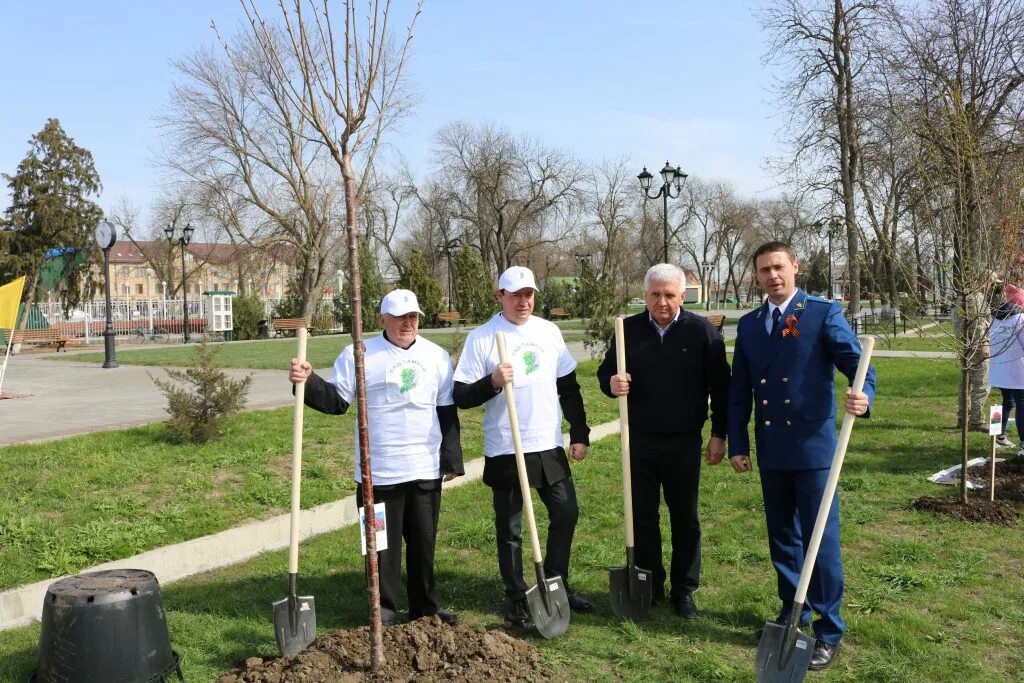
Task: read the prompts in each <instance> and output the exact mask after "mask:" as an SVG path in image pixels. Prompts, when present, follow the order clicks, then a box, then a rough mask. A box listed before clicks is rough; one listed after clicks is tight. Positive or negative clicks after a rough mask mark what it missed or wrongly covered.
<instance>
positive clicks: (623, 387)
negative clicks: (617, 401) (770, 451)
mask: <svg viewBox="0 0 1024 683" xmlns="http://www.w3.org/2000/svg"><path fill="white" fill-rule="evenodd" d="M631 379H632V378H631V377H630V376H629V373H628V372H626V373H623V374H621V375H612V377H611V382H610V384H611V387H612V393H613V394H615V395H616V396H628V395H629V382H630V380H631Z"/></svg>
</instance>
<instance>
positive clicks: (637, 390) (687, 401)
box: [597, 310, 729, 438]
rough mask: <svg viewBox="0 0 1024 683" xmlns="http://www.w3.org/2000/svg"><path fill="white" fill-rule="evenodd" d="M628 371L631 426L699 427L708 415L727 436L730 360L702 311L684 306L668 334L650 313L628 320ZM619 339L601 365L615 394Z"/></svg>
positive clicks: (668, 430) (677, 430) (604, 385)
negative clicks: (661, 331) (613, 383)
mask: <svg viewBox="0 0 1024 683" xmlns="http://www.w3.org/2000/svg"><path fill="white" fill-rule="evenodd" d="M623 328H624V329H623V331H624V332H625V336H626V372H628V373H629V374H630V377H631V382H630V388H629V428H630V430H632V431H634V432H637V433H639V434H691V433H698V432H700V431H701V429H702V428H703V426H704V422H705V421H707V419H708V397H709V396H710V398H711V433H712V434H713V435H715V436H721V437H723V438H724V437H725V434H726V426H727V425H726V410H727V406H728V392H729V363H728V361H727V360H726V357H725V342H724V341H722V337H721V336H720V335H719V334H718V331H717V330H715V328H714V326H712V325H711V323H709V322H708V321H707V319H705V318H704V317H702V316H699V315H695V314H693V313H690V312H688V311H684V310H680V311H679V318H678V319H677V320H676V321H675V323H673V324H672V325H671V326H670V327H669V329H668V331H667V332H666V333H665V336H664V337H661V336H659V334H658V331H657V329H655V326H654V323H653V322H652V321H651V319H650V314H649V313H648V312H647V311H646V310H645V311H644V312H642V313H638V314H636V315H631V316H629V317H628V318H626V319H625V320H624V321H623ZM615 366H616V363H615V340H614V339H612V343H611V346H609V348H608V352H607V353H606V354H605V357H604V360H603V361H602V362H601V366H600V367H599V368H598V369H597V379H598V381H599V382H600V384H601V391H603V392H604V393H605V395H607V396H609V397H612V398H614V396H613V395H612V391H611V377H612V375H614V374H616V367H615Z"/></svg>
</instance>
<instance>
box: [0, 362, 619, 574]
mask: <svg viewBox="0 0 1024 683" xmlns="http://www.w3.org/2000/svg"><path fill="white" fill-rule="evenodd" d="M236 348H244V347H236ZM596 368H597V363H596V362H595V361H591V362H588V363H584V364H581V366H580V368H579V371H578V376H579V378H580V381H581V384H582V386H583V391H584V396H585V401H586V404H587V411H588V420H589V422H590V424H591V425H598V424H601V423H603V422H608V421H609V420H613V419H616V417H617V413H616V412H615V411H616V406H615V402H614V401H612V400H610V399H607V398H605V397H604V396H603V395H602V394H601V393H600V391H599V390H598V387H597V380H596V378H595V377H594V373H595V371H596ZM482 415H483V412H482V408H480V409H475V410H471V411H462V412H461V421H462V427H463V432H462V437H463V438H462V442H463V448H464V453H465V455H466V457H467V458H470V457H477V456H479V455H480V452H481V449H482V436H481V433H480V420H481V418H482ZM352 430H353V415H352V414H351V413H350V414H347V415H343V416H333V415H323V414H321V413H318V412H317V411H315V410H307V411H306V413H305V432H304V440H303V487H302V505H303V507H304V508H309V507H313V506H316V505H319V504H322V503H326V502H330V501H333V500H337V499H339V498H343V497H344V496H346V495H348V494H350V493H352V492H354V491H355V483H354V482H353V481H352V471H353V464H352V452H353V443H354V442H353V432H352ZM167 436H168V435H167V430H166V427H165V426H164V425H163V424H156V425H149V426H145V427H137V428H133V429H126V430H120V431H113V432H97V433H94V434H89V435H84V436H78V437H73V438H69V439H63V440H61V441H57V442H48V443H44V444H24V445H17V446H10V447H7V448H5V449H4V459H3V462H4V469H5V472H6V475H5V477H4V478H3V481H2V482H0V590H4V589H7V588H11V587H13V586H17V585H22V584H25V583H31V582H34V581H39V580H41V579H45V578H48V577H51V576H61V575H64V574H69V573H75V572H76V571H77V570H80V569H82V568H84V567H88V566H92V565H95V564H99V563H101V562H106V561H108V560H113V559H118V558H122V557H129V556H131V555H134V554H137V553H139V552H142V551H144V550H148V549H151V548H155V547H159V546H162V545H167V544H170V543H177V542H179V541H184V540H188V539H191V538H198V537H200V536H204V535H206V534H210V533H215V532H217V531H223V530H224V529H229V528H231V527H233V526H237V525H239V524H241V523H243V522H245V521H248V520H252V519H260V518H265V517H268V516H273V515H276V514H282V513H285V512H287V511H288V506H289V501H290V495H291V494H290V490H291V489H290V479H289V477H290V476H291V469H290V468H291V447H292V409H291V408H280V409H277V410H266V411H255V412H249V413H243V414H241V415H239V416H237V417H235V418H233V419H231V420H229V421H228V423H227V426H226V429H225V434H224V436H223V438H222V439H221V440H220V441H217V442H214V443H208V444H203V445H178V444H172V443H170V442H169V441H168V439H167Z"/></svg>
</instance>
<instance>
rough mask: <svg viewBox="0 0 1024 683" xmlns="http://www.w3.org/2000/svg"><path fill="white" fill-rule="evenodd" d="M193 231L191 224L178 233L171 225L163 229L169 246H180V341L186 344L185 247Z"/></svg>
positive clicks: (186, 279) (187, 339)
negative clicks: (181, 325) (181, 328)
mask: <svg viewBox="0 0 1024 683" xmlns="http://www.w3.org/2000/svg"><path fill="white" fill-rule="evenodd" d="M194 231H195V228H193V227H192V224H191V223H188V224H186V225H185V227H184V228H182V229H181V232H180V233H179V232H178V230H177V228H176V226H174V225H173V224H172V225H168V226H167V227H166V228H164V234H165V235H167V241H168V242H169V243H170V244H171V246H172V248H173V246H174V245H175V244H177V245H180V246H181V298H182V311H181V312H182V317H183V318H184V320H183V328H184V333H183V335H182V339H183V340H184V342H185V343H186V344H187V343H188V342H189V341H190V338H189V334H188V278H187V277H186V276H185V247H187V246H188V244H189V242H191V241H192V233H193V232H194Z"/></svg>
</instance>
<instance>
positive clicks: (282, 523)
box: [0, 420, 619, 631]
mask: <svg viewBox="0 0 1024 683" xmlns="http://www.w3.org/2000/svg"><path fill="white" fill-rule="evenodd" d="M618 432H619V421H618V420H615V421H613V422H606V423H604V424H602V425H598V426H597V427H594V428H593V429H592V430H591V432H590V439H591V441H599V440H601V439H603V438H605V437H607V436H610V435H612V434H618ZM563 439H564V440H565V445H566V447H568V445H569V435H568V434H564V435H563ZM483 471H484V459H483V458H476V459H474V460H471V461H470V462H468V463H466V474H465V476H462V477H459V478H458V479H454V480H452V481H450V482H448V483H446V484H445V485H444V488H445V489H450V488H454V487H456V486H462V485H463V484H468V483H470V482H474V481H476V480H478V479H480V477H481V476H482V475H483ZM356 514H357V513H356V497H355V496H354V495H352V496H349V497H347V498H344V499H342V500H337V501H334V502H332V503H324V504H323V505H319V506H317V507H315V508H312V509H309V510H303V511H302V513H301V515H300V518H299V529H300V531H299V533H300V535H301V538H302V540H306V539H308V538H312V537H313V536H319V535H321V534H326V533H329V532H331V531H336V530H338V529H340V528H342V527H344V526H348V525H349V524H355V522H356V519H357V517H356ZM290 518H291V515H278V516H277V517H272V518H270V519H265V520H262V521H259V522H250V523H249V524H244V525H242V526H240V527H235V528H234V529H228V530H226V531H221V532H218V533H216V534H211V535H209V536H203V537H201V538H195V539H192V540H191V541H184V542H182V543H176V544H174V545H168V546H164V547H162V548H155V549H153V550H148V551H146V552H144V553H141V554H139V555H135V556H133V557H126V558H124V559H121V560H114V561H113V562H106V563H104V564H100V565H96V566H95V567H89V568H88V569H83V570H82V571H81V572H80V573H84V572H93V571H100V570H103V569H127V568H134V569H147V570H149V571H151V572H153V573H154V574H155V575H156V576H157V578H158V579H159V580H160V583H162V584H169V583H173V582H175V581H177V580H179V579H183V578H185V577H187V576H192V575H193V574H199V573H201V572H205V571H210V570H211V569H218V568H220V567H227V566H229V565H232V564H237V563H239V562H244V561H245V560H249V559H252V558H253V557H256V556H257V555H259V554H261V553H265V552H270V551H274V550H280V549H282V548H287V547H288V542H289V539H288V534H289V530H290V528H291V522H290ZM61 578H64V577H58V578H54V579H47V580H45V581H39V582H37V583H32V584H28V585H26V586H19V587H17V588H12V589H10V590H6V591H4V592H3V593H0V631H6V630H8V629H12V628H18V627H21V626H28V625H29V624H31V623H33V622H35V621H39V620H40V618H41V617H42V609H43V600H44V599H45V597H46V591H47V589H48V588H49V587H50V585H51V584H53V583H54V582H55V581H59V580H60V579H61Z"/></svg>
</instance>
